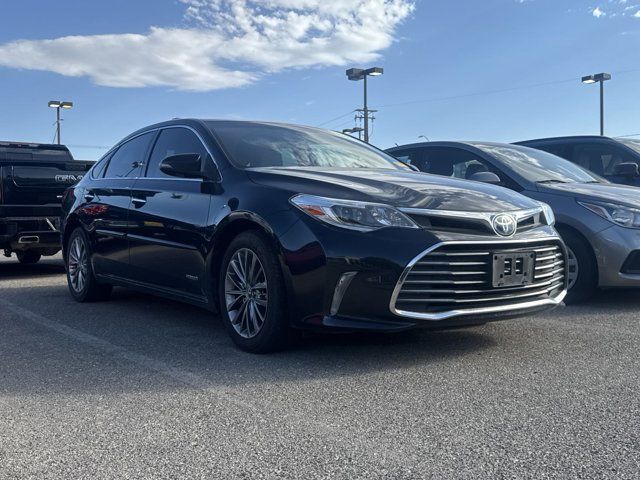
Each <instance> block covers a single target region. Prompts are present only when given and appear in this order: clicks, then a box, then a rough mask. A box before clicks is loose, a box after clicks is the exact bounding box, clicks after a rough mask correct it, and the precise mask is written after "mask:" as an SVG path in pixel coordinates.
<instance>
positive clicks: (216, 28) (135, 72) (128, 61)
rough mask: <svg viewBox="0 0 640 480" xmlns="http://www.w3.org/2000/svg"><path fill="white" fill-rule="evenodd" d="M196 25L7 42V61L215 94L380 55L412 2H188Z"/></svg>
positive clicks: (123, 83) (117, 83) (2, 48)
mask: <svg viewBox="0 0 640 480" xmlns="http://www.w3.org/2000/svg"><path fill="white" fill-rule="evenodd" d="M180 1H181V2H182V3H183V4H184V5H185V7H186V13H185V18H186V19H187V20H188V21H189V22H190V23H191V26H190V27H189V28H160V27H152V28H151V29H150V30H149V32H147V33H144V34H113V35H87V36H69V37H62V38H56V39H53V40H18V41H14V42H10V43H5V44H3V45H0V65H3V66H6V67H11V68H19V69H29V70H44V71H51V72H55V73H59V74H61V75H66V76H72V77H80V76H87V77H89V78H91V79H92V81H93V82H95V83H96V84H98V85H103V86H110V87H146V86H167V87H172V88H177V89H180V90H193V91H207V90H215V89H221V88H229V87H238V86H242V85H247V84H249V83H251V82H253V81H255V80H256V79H258V78H259V77H260V76H261V75H263V74H265V73H271V72H278V71H281V70H284V69H289V68H302V67H316V66H337V65H346V64H352V63H353V64H358V63H365V62H369V61H373V60H375V59H376V58H378V57H379V55H380V52H381V51H383V50H384V49H386V48H388V47H389V46H390V45H391V43H392V42H393V41H394V38H395V37H394V35H395V30H396V28H397V27H398V25H399V24H400V23H401V22H402V21H403V20H404V19H405V18H407V17H408V15H409V14H410V13H411V12H412V11H413V8H414V6H413V2H412V0H180Z"/></svg>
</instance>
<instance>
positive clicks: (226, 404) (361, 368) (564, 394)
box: [0, 256, 640, 480]
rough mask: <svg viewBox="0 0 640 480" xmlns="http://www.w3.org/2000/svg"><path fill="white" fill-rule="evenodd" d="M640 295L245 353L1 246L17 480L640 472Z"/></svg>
mask: <svg viewBox="0 0 640 480" xmlns="http://www.w3.org/2000/svg"><path fill="white" fill-rule="evenodd" d="M638 312H640V292H638V291H614V292H603V293H601V294H599V295H598V296H597V297H595V298H594V299H593V300H592V301H591V302H590V303H588V304H585V305H581V306H574V307H566V308H562V309H557V310H555V311H553V312H550V313H547V314H542V315H539V316H535V317H531V318H525V319H519V320H510V321H504V322H499V323H493V324H487V325H485V326H481V327H476V328H468V329H459V330H449V331H439V332H428V331H414V332H406V333H402V334H394V335H341V336H326V335H322V336H319V335H314V336H308V337H307V338H305V339H304V340H302V341H301V342H300V343H299V344H298V345H296V346H295V347H294V348H293V349H291V350H288V351H285V352H281V353H277V354H274V355H263V356H256V355H251V354H247V353H243V352H241V351H238V350H237V349H236V348H235V347H234V346H233V344H232V343H231V341H230V340H229V338H228V337H227V334H226V333H225V331H224V328H223V326H222V324H221V322H220V320H219V319H218V318H216V317H215V316H213V315H212V314H210V313H209V312H206V311H204V310H201V309H198V308H195V307H192V306H188V305H184V304H181V303H177V302H172V301H168V300H163V299H159V298H156V297H152V296H147V295H141V294H138V293H134V292H130V291H127V290H124V289H116V290H115V291H114V295H113V297H112V299H111V300H110V301H107V302H102V303H93V304H78V303H75V302H74V301H73V300H72V299H71V297H70V295H69V294H68V291H67V286H66V281H65V277H64V271H63V267H62V262H61V259H60V257H59V256H57V257H52V258H50V259H45V260H43V261H42V262H41V263H39V264H37V265H34V266H29V267H25V266H21V265H19V264H18V263H17V262H16V261H15V259H3V260H0V325H1V328H2V331H1V333H0V479H2V480H5V479H26V478H33V479H39V480H40V479H80V478H81V479H103V478H105V479H106V478H109V479H116V478H118V479H122V478H131V479H146V478H149V479H164V478H188V479H200V478H202V479H205V478H206V479H234V478H242V479H254V478H255V479H259V478H269V479H270V478H296V479H316V478H323V479H324V478H335V479H359V478H367V479H379V478H385V479H421V478H434V479H448V478H452V479H453V478H455V479H458V478H461V479H496V478H531V479H543V478H597V479H600V478H616V479H622V478H629V479H637V478H639V477H640V416H639V414H640V396H639V393H640V368H639V367H640V319H639V315H638Z"/></svg>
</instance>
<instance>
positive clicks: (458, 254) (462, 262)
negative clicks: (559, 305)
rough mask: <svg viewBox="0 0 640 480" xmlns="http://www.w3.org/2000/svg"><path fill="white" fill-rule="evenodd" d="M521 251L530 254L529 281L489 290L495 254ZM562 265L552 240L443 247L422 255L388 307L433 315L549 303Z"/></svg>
mask: <svg viewBox="0 0 640 480" xmlns="http://www.w3.org/2000/svg"><path fill="white" fill-rule="evenodd" d="M525 252H526V253H529V254H531V253H532V254H533V255H534V256H535V260H534V265H533V279H532V280H531V281H530V283H527V284H524V285H517V286H507V287H494V286H493V272H492V270H493V258H494V255H497V254H512V253H516V254H517V253H525ZM564 264H565V261H564V254H563V250H562V247H561V245H560V243H557V242H545V243H535V244H526V243H524V244H519V243H514V244H505V243H503V244H500V243H494V244H491V243H488V244H445V245H442V246H440V247H438V248H436V249H435V250H433V251H431V252H429V253H427V254H425V255H424V256H423V257H422V258H420V259H419V260H418V261H417V262H416V263H415V264H414V265H413V266H412V267H411V269H410V270H409V271H408V272H406V273H405V275H403V279H401V281H402V283H401V284H400V288H399V290H398V291H397V295H396V296H395V305H392V308H394V309H395V310H396V311H402V312H412V313H418V314H438V313H442V312H447V311H451V310H469V309H476V308H487V307H503V306H506V305H514V306H517V305H518V304H519V303H527V302H532V301H536V300H545V299H552V298H555V297H556V296H557V295H558V294H560V293H561V292H562V291H563V290H564V288H565V271H564Z"/></svg>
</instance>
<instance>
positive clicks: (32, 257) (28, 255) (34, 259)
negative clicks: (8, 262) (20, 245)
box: [16, 250, 42, 265]
mask: <svg viewBox="0 0 640 480" xmlns="http://www.w3.org/2000/svg"><path fill="white" fill-rule="evenodd" d="M16 256H17V257H18V261H19V262H20V263H21V264H23V265H32V264H34V263H38V262H39V261H40V258H41V257H42V256H41V255H40V254H39V253H38V252H36V251H34V250H24V251H21V252H16Z"/></svg>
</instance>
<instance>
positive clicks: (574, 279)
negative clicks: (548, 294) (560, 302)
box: [560, 230, 598, 304]
mask: <svg viewBox="0 0 640 480" xmlns="http://www.w3.org/2000/svg"><path fill="white" fill-rule="evenodd" d="M560 235H561V236H562V240H564V243H565V244H566V245H567V256H568V257H569V258H568V262H567V265H566V266H565V271H566V274H567V276H568V281H569V291H568V293H567V296H566V298H565V302H566V303H567V304H575V303H581V302H584V301H586V300H588V299H589V298H591V296H592V295H593V294H594V293H595V291H596V289H597V288H598V266H597V265H596V259H595V258H594V256H593V252H592V250H591V246H590V245H589V244H588V243H587V241H586V240H585V239H584V238H582V237H581V236H580V235H577V234H575V233H573V232H572V231H568V230H565V231H561V232H560Z"/></svg>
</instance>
